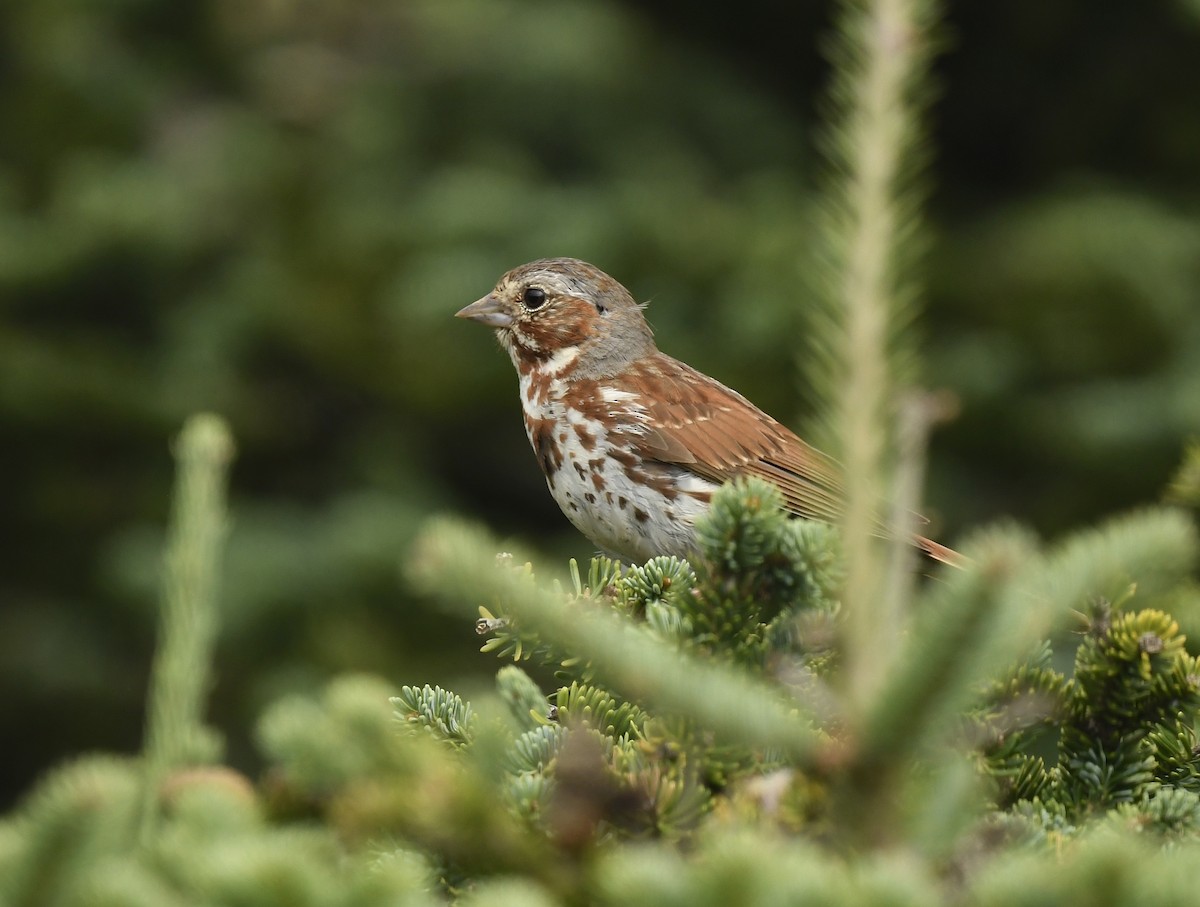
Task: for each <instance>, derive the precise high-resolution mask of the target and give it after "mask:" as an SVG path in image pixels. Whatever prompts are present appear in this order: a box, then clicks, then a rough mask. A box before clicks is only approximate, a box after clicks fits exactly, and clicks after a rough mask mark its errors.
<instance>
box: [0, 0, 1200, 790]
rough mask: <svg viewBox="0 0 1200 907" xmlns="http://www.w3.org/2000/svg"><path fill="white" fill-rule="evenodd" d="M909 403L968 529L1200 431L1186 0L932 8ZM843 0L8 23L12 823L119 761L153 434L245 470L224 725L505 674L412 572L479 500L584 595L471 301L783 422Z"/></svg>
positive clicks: (483, 512) (218, 697)
mask: <svg viewBox="0 0 1200 907" xmlns="http://www.w3.org/2000/svg"><path fill="white" fill-rule="evenodd" d="M948 12H949V22H948V27H947V33H946V37H947V39H948V46H947V51H946V53H945V55H944V56H943V57H942V59H941V60H940V62H939V65H938V73H939V81H940V89H941V95H940V98H939V100H938V102H937V104H936V107H935V110H934V122H933V133H934V138H935V155H936V158H935V163H934V174H935V180H934V182H933V183H932V185H931V190H932V199H931V209H930V213H931V218H930V231H931V239H932V251H931V254H930V257H929V260H928V272H927V281H928V305H927V312H926V317H925V319H924V326H923V332H924V335H925V337H926V351H927V368H926V382H927V384H928V385H929V386H931V387H938V388H947V389H950V390H952V391H953V392H954V393H956V394H957V395H958V397H959V399H960V402H961V414H960V416H959V418H958V419H957V421H955V422H954V423H953V424H951V425H948V426H946V427H944V428H942V429H941V430H940V431H939V432H938V433H937V434H936V436H935V437H934V439H933V450H932V459H931V463H930V487H929V492H928V497H929V499H930V505H929V511H930V512H931V513H932V514H933V515H934V517H935V520H936V525H937V527H938V528H937V533H938V534H939V536H940V537H942V538H944V539H946V540H952V539H953V538H954V537H955V536H956V534H958V533H960V532H962V531H964V530H965V529H966V528H967V527H970V526H972V525H975V524H977V523H979V522H981V521H987V520H992V519H996V518H998V517H1002V516H1012V517H1015V518H1016V519H1018V520H1020V521H1022V522H1025V523H1028V524H1030V525H1032V526H1033V527H1035V528H1036V529H1038V530H1039V531H1040V532H1042V533H1044V534H1045V535H1047V536H1051V537H1052V536H1053V535H1054V534H1056V533H1058V532H1061V531H1063V530H1065V529H1066V528H1067V527H1069V526H1072V525H1074V524H1077V523H1079V522H1081V521H1087V520H1090V519H1093V518H1095V517H1097V516H1099V515H1102V514H1105V513H1108V512H1111V511H1114V510H1119V509H1122V508H1127V507H1130V506H1133V505H1136V504H1138V503H1139V502H1146V501H1150V500H1153V499H1155V498H1157V497H1158V495H1159V493H1160V490H1161V488H1162V486H1163V485H1164V483H1165V482H1166V480H1167V478H1168V476H1169V475H1170V472H1171V470H1172V468H1173V467H1174V465H1175V464H1176V462H1177V461H1178V458H1179V455H1180V448H1181V444H1182V441H1183V439H1184V438H1185V437H1186V436H1187V435H1188V434H1189V433H1194V432H1196V431H1197V429H1198V427H1200V88H1198V86H1200V3H1197V2H1196V0H1143V2H1138V3H1135V2H1132V0H1125V2H1090V3H1088V2H1083V0H1010V2H1007V3H992V4H980V3H967V2H963V3H957V4H952V5H950V8H949V10H948ZM830 13H831V8H830V5H829V4H828V3H825V2H796V3H790V4H779V3H772V2H765V0H745V2H742V3H740V4H737V5H736V7H730V6H729V5H728V4H715V3H714V4H705V3H695V2H687V3H685V2H682V0H640V2H634V0H569V2H567V0H173V2H166V0H110V2H106V3H95V2H93V0H37V2H30V0H26V2H21V0H7V2H4V3H3V4H2V5H0V462H2V463H3V469H2V472H0V475H2V476H3V479H2V480H0V481H2V486H0V487H2V488H3V491H2V492H0V508H2V513H3V516H4V518H3V521H2V522H0V532H3V539H2V541H0V727H2V728H3V729H4V739H5V750H6V753H5V756H6V758H5V763H6V769H7V770H6V772H5V776H4V779H3V782H2V783H3V790H2V791H0V797H2V798H3V803H4V804H5V805H7V804H8V803H10V802H12V800H13V798H15V797H16V796H17V795H18V794H19V792H20V791H21V790H22V789H23V788H25V787H26V786H27V785H28V783H29V781H30V780H31V779H32V778H33V777H34V776H35V775H36V773H37V772H38V771H39V770H41V769H43V768H45V767H47V766H48V765H49V764H50V763H51V762H53V761H55V760H57V759H59V758H62V757H63V756H64V755H67V754H70V753H74V752H78V751H81V750H88V749H112V750H117V751H123V752H129V751H133V750H134V749H135V747H136V746H137V745H138V742H139V737H140V732H141V709H142V697H143V691H144V687H145V682H146V677H147V673H148V669H149V664H150V656H151V652H152V648H153V644H154V604H155V595H156V585H157V581H158V557H159V553H160V546H161V541H162V533H163V527H164V523H165V520H166V517H167V512H168V503H169V492H170V483H171V478H172V463H171V459H170V451H169V441H170V438H171V437H172V436H173V434H174V433H175V432H177V430H178V428H179V426H180V425H181V423H182V420H183V419H184V417H185V416H186V415H187V414H189V413H192V412H194V411H197V410H202V409H204V410H213V411H216V412H219V413H221V414H223V415H224V416H226V417H227V418H228V419H229V420H230V421H231V423H232V426H233V429H234V432H235V434H236V437H237V440H238V445H239V457H238V459H237V461H236V463H235V467H234V472H233V483H232V491H231V494H232V502H231V506H232V513H233V524H232V532H231V535H230V538H229V553H228V571H227V578H226V581H225V584H224V590H223V606H224V609H225V626H224V629H223V635H222V637H221V642H220V647H219V652H218V665H217V679H216V686H215V689H214V693H213V707H212V714H213V721H214V723H215V724H217V725H218V726H219V727H220V728H221V729H222V730H223V731H224V732H225V733H226V734H227V736H228V741H229V747H230V755H231V757H232V759H233V760H234V762H235V764H238V765H241V766H242V767H244V768H246V769H248V770H251V771H252V770H253V768H254V764H255V763H254V755H253V746H252V741H251V739H250V734H249V728H250V727H251V724H252V721H253V719H254V717H255V716H256V715H257V714H258V713H259V711H260V710H261V708H262V707H263V705H264V704H265V703H266V702H268V701H269V700H271V699H272V698H274V697H275V696H276V695H278V694H279V693H281V692H284V691H289V690H296V689H304V688H309V687H315V686H316V685H318V684H319V683H321V682H322V680H323V679H324V678H326V677H327V676H329V675H330V674H331V673H334V672H337V671H343V670H369V671H375V672H379V673H381V674H383V675H385V676H387V677H389V678H391V679H392V680H393V681H395V682H399V683H417V684H421V683H426V682H429V683H441V684H443V685H454V686H456V687H458V688H460V689H465V690H467V691H469V690H470V686H471V684H472V683H473V682H482V681H483V679H484V678H490V677H491V675H492V674H493V672H494V671H495V669H496V667H497V665H496V662H495V661H494V659H493V658H492V657H491V656H486V655H480V654H479V653H478V652H477V647H478V640H477V639H476V638H475V636H474V634H473V628H472V627H471V626H470V625H469V624H464V623H463V622H461V621H457V620H450V619H448V618H446V617H443V616H441V615H439V614H437V613H436V612H434V611H433V610H431V609H430V608H429V607H428V606H427V605H426V604H425V603H423V602H421V601H419V600H417V599H416V598H415V597H414V596H413V595H412V594H411V593H410V592H409V591H408V590H407V589H406V587H405V583H404V580H403V576H402V573H401V569H400V564H401V562H402V559H403V556H404V552H405V550H406V546H407V545H408V544H409V542H410V541H411V539H412V538H413V536H414V534H415V532H416V531H417V529H418V527H419V526H420V524H421V522H422V520H423V519H424V518H425V517H426V516H427V515H429V514H430V513H433V512H436V511H439V510H445V509H449V510H453V511H456V512H459V513H464V514H469V515H472V516H474V517H476V518H478V519H479V520H481V521H484V522H486V523H487V524H488V525H489V526H490V527H491V528H492V529H493V530H494V531H496V532H497V533H499V534H501V535H503V536H505V537H510V538H514V539H517V540H521V541H523V542H525V543H527V544H529V545H531V546H538V547H541V548H542V549H543V550H545V551H547V552H549V553H550V555H551V556H552V557H554V558H556V559H557V563H559V564H560V565H563V567H562V568H561V569H562V572H564V573H565V558H566V557H567V556H576V557H579V558H581V559H583V558H586V557H588V556H589V555H590V554H591V550H590V548H589V546H588V544H587V542H586V541H585V540H583V539H582V538H581V537H580V536H578V535H577V534H575V533H574V532H573V531H572V530H570V528H569V526H568V525H567V523H566V521H565V520H564V519H563V518H562V517H561V515H560V514H559V513H558V511H557V508H556V507H555V505H554V504H553V502H552V501H551V499H550V497H549V495H548V494H547V493H546V490H545V486H544V482H543V480H542V477H541V475H540V473H539V472H538V470H537V467H536V464H535V462H534V458H533V456H532V454H531V452H530V451H529V450H528V444H527V441H526V440H525V437H524V433H523V429H522V425H521V419H520V416H519V405H518V400H517V396H516V379H515V376H514V374H513V372H512V367H511V365H510V363H509V362H508V359H507V357H506V356H505V355H504V354H503V353H502V352H501V351H500V350H499V348H498V347H497V346H496V344H495V343H494V341H493V340H492V338H491V337H490V335H489V333H488V332H487V331H484V330H481V329H479V328H478V327H477V326H473V325H468V324H465V323H463V322H460V321H456V320H455V319H454V318H453V317H452V316H453V313H454V312H455V311H456V310H457V309H459V308H460V307H461V306H463V305H465V304H466V303H468V302H470V301H472V300H474V299H476V298H477V297H479V296H480V295H482V294H483V293H485V292H486V291H487V290H489V289H490V288H491V286H492V285H493V283H494V281H495V279H496V277H497V276H498V275H499V274H500V273H501V272H503V271H505V270H507V269H508V268H510V267H512V266H514V265H516V264H519V263H521V262H524V261H527V260H529V259H532V258H538V257H543V256H552V255H572V256H577V257H581V258H585V259H588V260H590V261H593V262H595V263H596V264H598V265H600V266H601V267H603V268H604V269H605V270H607V271H609V272H610V273H612V274H613V275H615V276H616V277H617V278H618V279H620V280H621V281H622V282H623V283H625V284H626V285H627V286H628V287H629V288H630V289H631V290H632V291H633V293H634V295H635V296H636V297H638V298H639V299H643V300H645V299H649V300H651V301H652V302H653V305H652V307H651V309H650V318H651V321H652V323H653V325H654V327H655V330H656V332H657V335H658V339H659V342H660V345H661V346H662V347H664V348H665V349H666V350H667V351H668V352H670V353H672V354H674V355H676V356H678V357H680V358H682V359H685V360H687V361H688V362H690V363H692V364H693V365H695V366H697V367H699V368H701V369H703V370H704V371H707V372H709V373H710V374H713V375H715V376H717V377H718V378H720V379H721V380H723V381H725V382H726V383H727V384H730V385H732V386H734V387H736V388H738V389H739V390H741V391H742V392H743V393H745V394H746V395H748V396H749V397H751V398H752V399H753V400H755V401H756V402H758V403H759V404H760V405H761V406H763V408H765V409H767V410H768V411H770V412H772V413H773V414H775V415H777V416H778V417H780V418H782V419H784V420H785V421H789V422H791V423H792V424H795V425H799V424H802V420H803V418H804V416H805V413H806V406H809V405H810V401H809V400H807V398H806V397H805V395H804V393H803V388H802V387H801V386H800V380H799V372H798V369H797V367H796V362H795V350H796V349H798V348H800V344H799V343H798V342H797V337H796V334H795V331H796V327H797V323H798V321H797V312H798V311H799V309H800V308H801V307H802V306H803V305H804V304H805V298H806V294H808V293H809V292H810V290H809V288H808V285H807V284H806V282H805V279H804V274H803V260H804V259H803V254H802V251H803V249H804V248H805V246H806V243H807V242H808V239H809V230H810V227H809V223H810V214H811V212H812V205H813V190H814V185H815V182H816V177H817V167H816V166H815V151H814V148H815V144H816V143H815V139H814V122H815V118H816V111H818V110H819V109H820V106H821V105H820V92H821V88H822V86H823V84H824V78H825V65H824V63H823V61H822V58H821V56H820V47H821V42H822V34H823V33H824V32H825V31H826V30H827V28H828V25H829V16H830Z"/></svg>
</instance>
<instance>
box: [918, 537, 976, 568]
mask: <svg viewBox="0 0 1200 907" xmlns="http://www.w3.org/2000/svg"><path fill="white" fill-rule="evenodd" d="M913 542H914V543H915V544H916V546H917V547H918V548H920V549H921V551H922V552H923V553H924V554H926V555H927V556H928V557H931V558H933V559H934V560H935V561H939V562H940V563H943V564H948V565H949V566H951V567H958V568H959V569H962V568H963V567H965V566H967V563H968V559H967V557H966V555H963V554H959V553H958V552H957V551H955V550H954V549H953V548H947V547H946V546H945V545H942V544H939V543H938V542H935V541H934V540H933V539H927V538H925V536H923V535H918V536H917V537H916V538H914V539H913Z"/></svg>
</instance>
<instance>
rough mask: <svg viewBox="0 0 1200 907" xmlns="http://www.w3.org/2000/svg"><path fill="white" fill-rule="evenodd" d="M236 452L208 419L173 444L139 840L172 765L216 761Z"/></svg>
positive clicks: (217, 422) (192, 422) (194, 421)
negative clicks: (218, 672)
mask: <svg viewBox="0 0 1200 907" xmlns="http://www.w3.org/2000/svg"><path fill="white" fill-rule="evenodd" d="M233 454H234V449H233V440H232V438H231V437H230V434H229V429H228V428H227V427H226V425H225V422H224V421H223V420H222V419H220V418H219V417H217V416H215V415H211V414H201V415H196V416H193V417H191V418H190V419H188V421H187V422H186V423H185V424H184V427H183V431H182V432H180V434H179V438H178V441H177V442H176V448H175V458H176V461H177V462H178V472H177V476H176V481H175V490H174V504H173V507H172V513H171V523H170V528H169V530H168V536H167V546H166V552H165V554H164V558H163V581H162V599H161V603H160V612H159V639H158V647H157V649H156V651H155V656H154V665H153V668H152V672H151V679H150V692H149V696H148V699H147V709H146V737H145V752H144V758H145V784H146V788H145V791H144V794H143V797H144V799H143V804H142V815H141V834H142V838H143V840H144V841H145V840H148V839H149V837H150V836H151V835H152V833H153V828H154V819H155V816H156V814H157V809H156V805H157V801H158V787H159V785H160V784H161V783H162V780H163V779H164V778H165V777H166V776H167V774H168V773H170V772H171V771H172V770H174V769H176V768H180V767H183V766H185V765H189V764H195V763H199V762H205V761H209V760H212V759H214V758H215V757H216V756H217V750H218V749H219V744H218V742H217V740H216V738H215V736H214V734H213V732H212V731H210V730H209V729H208V728H206V727H205V725H204V718H203V715H204V700H205V696H206V695H207V693H208V686H209V678H210V676H211V666H210V661H211V657H212V647H213V642H214V640H215V638H216V632H217V624H218V613H217V581H218V577H219V572H220V570H219V567H220V545H221V541H222V539H223V537H224V535H225V530H226V518H225V482H226V474H227V470H228V467H229V463H230V461H231V460H232V458H233Z"/></svg>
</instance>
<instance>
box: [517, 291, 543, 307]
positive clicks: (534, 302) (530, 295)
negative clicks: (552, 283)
mask: <svg viewBox="0 0 1200 907" xmlns="http://www.w3.org/2000/svg"><path fill="white" fill-rule="evenodd" d="M521 301H522V302H523V303H525V308H527V309H539V308H541V307H542V306H543V305H544V304H545V302H546V291H545V290H543V289H542V288H541V287H526V288H525V292H524V293H523V294H522V295H521Z"/></svg>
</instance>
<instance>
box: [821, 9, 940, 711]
mask: <svg viewBox="0 0 1200 907" xmlns="http://www.w3.org/2000/svg"><path fill="white" fill-rule="evenodd" d="M927 5H928V4H925V3H922V0H865V2H863V0H845V2H844V3H843V4H842V14H841V22H840V24H839V25H840V29H841V32H842V34H843V36H845V38H846V44H847V52H846V53H845V56H844V58H843V59H842V60H841V61H840V63H841V65H842V67H843V69H842V71H841V72H839V74H838V75H837V79H838V89H837V90H838V92H839V94H840V95H841V97H842V99H843V101H844V103H845V107H844V109H843V121H842V122H841V123H840V124H837V126H836V128H838V129H839V131H840V143H839V144H840V150H841V160H840V161H839V162H838V163H839V164H840V165H841V169H842V173H841V174H840V175H839V176H840V180H841V183H842V185H840V186H839V187H838V190H837V191H839V192H840V195H841V203H840V207H841V218H842V221H843V222H842V224H841V226H842V229H843V231H844V237H843V240H844V242H845V244H846V245H845V250H844V257H843V261H842V270H841V274H840V278H839V286H838V287H837V288H836V292H837V293H838V296H839V297H840V302H841V311H842V317H843V324H844V329H843V331H842V334H841V336H842V341H843V343H844V348H843V350H842V353H841V356H840V357H839V358H840V359H841V360H842V362H844V364H845V369H846V373H845V381H844V383H843V384H842V385H841V391H840V394H839V398H838V401H837V404H838V405H837V412H838V418H839V423H840V425H839V428H840V431H839V435H840V437H841V442H842V457H843V460H844V463H845V468H846V474H847V482H846V487H847V501H846V512H845V515H844V518H843V527H842V528H843V533H844V542H845V546H846V559H847V571H848V572H847V582H846V589H845V603H846V611H847V626H846V662H847V664H846V667H847V692H848V694H849V696H850V699H851V702H852V703H853V704H854V706H855V710H856V711H860V713H861V709H862V708H863V707H865V705H866V704H867V703H869V702H870V701H871V699H872V697H873V696H874V695H875V694H876V693H877V692H878V690H879V688H880V685H881V683H882V682H883V680H884V677H885V676H886V672H887V668H888V664H889V653H890V652H891V651H892V648H893V645H894V643H895V641H896V636H897V634H898V633H899V631H900V628H901V626H902V624H903V608H904V605H905V603H904V596H902V595H886V594H884V565H883V552H882V551H881V550H880V546H879V545H878V543H877V541H876V535H877V529H876V526H877V518H878V515H879V502H880V501H881V500H884V499H885V498H886V497H887V495H886V494H885V491H886V490H887V483H886V482H885V479H884V475H885V459H886V458H885V453H886V440H887V437H888V432H887V430H886V428H885V426H886V425H888V423H889V418H890V411H891V405H892V403H893V402H894V389H893V387H892V378H893V375H892V369H891V368H890V365H889V363H890V359H891V356H892V352H893V351H892V350H891V349H890V346H891V344H890V341H891V334H892V332H893V330H894V326H895V323H896V321H897V317H898V316H897V313H898V312H899V311H900V309H901V308H902V306H903V305H904V304H905V303H906V302H908V301H909V299H908V298H907V297H908V296H910V295H911V293H910V292H909V289H910V288H909V287H908V286H906V285H905V281H906V279H907V278H908V277H909V275H907V274H903V273H898V271H900V270H901V269H900V268H899V266H898V265H899V261H901V260H902V259H903V258H904V256H903V255H902V254H901V252H902V250H903V246H904V245H905V244H906V243H909V242H911V235H910V234H911V228H912V226H913V224H914V222H915V219H916V211H915V210H914V209H915V206H914V205H913V204H912V199H911V198H910V197H909V195H910V193H909V192H908V186H907V185H906V179H908V178H909V177H910V175H911V170H912V169H913V168H912V166H911V160H910V156H911V155H912V153H913V150H914V142H913V139H914V133H915V132H916V127H917V124H919V122H920V113H921V111H920V110H919V109H918V107H917V105H916V103H915V101H914V98H913V93H912V86H913V85H914V83H915V82H916V81H917V79H918V76H920V75H922V74H923V69H922V67H923V65H924V63H925V61H926V57H927V54H926V52H925V51H926V49H927V42H926V41H925V38H926V37H927V36H926V35H925V34H924V33H923V31H922V28H923V27H924V26H925V24H926V20H927V18H928V16H927V15H925V14H923V8H924V7H925V6H927Z"/></svg>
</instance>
